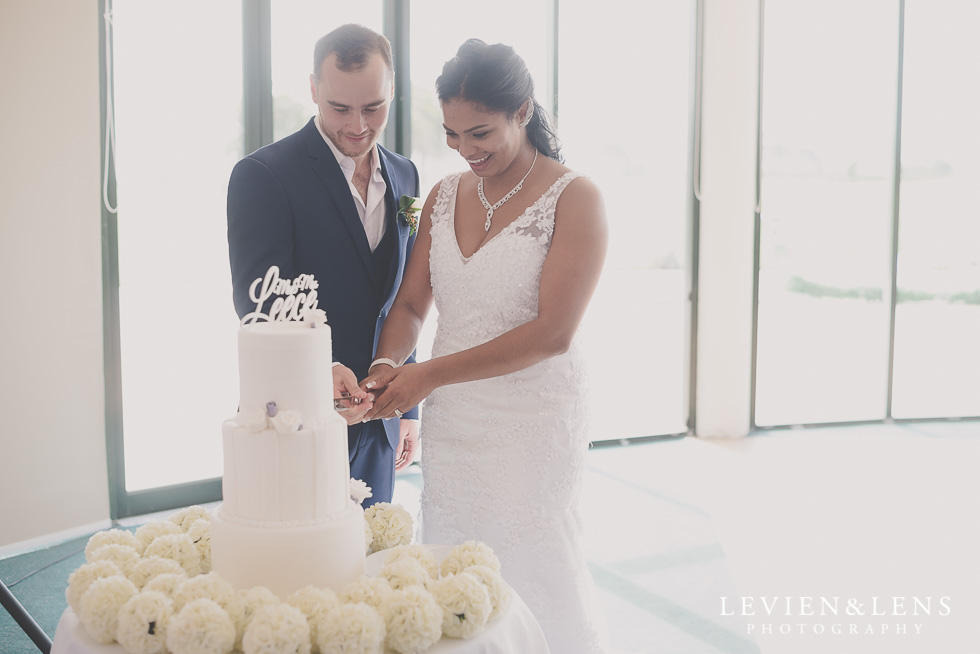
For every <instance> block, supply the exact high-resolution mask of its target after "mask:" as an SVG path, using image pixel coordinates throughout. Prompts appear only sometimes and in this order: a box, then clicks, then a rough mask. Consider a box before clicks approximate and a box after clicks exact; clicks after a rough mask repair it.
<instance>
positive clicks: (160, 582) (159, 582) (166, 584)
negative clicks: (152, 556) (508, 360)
mask: <svg viewBox="0 0 980 654" xmlns="http://www.w3.org/2000/svg"><path fill="white" fill-rule="evenodd" d="M185 581H187V573H186V572H184V569H183V568H181V569H180V572H176V573H175V572H164V573H163V574H159V575H157V576H155V577H153V578H152V579H150V580H149V581H147V582H146V584H145V585H144V586H143V590H144V591H147V590H152V591H155V592H158V593H163V594H164V595H166V596H167V597H169V598H170V599H173V597H174V593H176V592H177V589H178V588H179V587H180V585H181V584H182V583H184V582H185Z"/></svg>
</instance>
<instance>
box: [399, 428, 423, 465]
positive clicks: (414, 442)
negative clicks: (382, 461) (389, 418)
mask: <svg viewBox="0 0 980 654" xmlns="http://www.w3.org/2000/svg"><path fill="white" fill-rule="evenodd" d="M398 431H399V436H401V438H399V440H398V450H397V451H396V452H395V472H397V471H399V470H402V469H404V468H407V467H408V466H410V465H411V464H412V461H414V460H415V453H416V452H418V450H419V421H418V420H412V419H410V418H402V419H401V420H399V421H398Z"/></svg>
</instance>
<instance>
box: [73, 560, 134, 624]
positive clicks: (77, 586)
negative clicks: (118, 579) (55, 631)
mask: <svg viewBox="0 0 980 654" xmlns="http://www.w3.org/2000/svg"><path fill="white" fill-rule="evenodd" d="M121 574H122V570H120V569H119V566H118V565H116V564H115V563H113V562H112V561H93V562H91V563H83V564H82V565H80V566H79V567H78V568H77V569H76V570H75V571H74V572H72V573H71V574H70V575H68V588H66V589H65V599H66V600H68V606H70V607H71V608H72V610H73V611H74V612H75V614H76V615H78V614H79V613H80V612H81V606H80V604H79V600H81V599H82V595H84V594H85V591H87V590H88V587H89V586H90V585H92V582H93V581H95V580H96V579H101V578H103V577H112V576H114V575H121Z"/></svg>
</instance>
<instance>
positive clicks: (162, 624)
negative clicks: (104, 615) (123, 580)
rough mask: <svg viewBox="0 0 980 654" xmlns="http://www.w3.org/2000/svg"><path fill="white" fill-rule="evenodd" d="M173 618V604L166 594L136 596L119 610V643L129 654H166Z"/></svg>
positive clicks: (155, 593) (151, 593)
mask: <svg viewBox="0 0 980 654" xmlns="http://www.w3.org/2000/svg"><path fill="white" fill-rule="evenodd" d="M171 617H173V602H171V601H170V598H169V597H167V596H166V595H164V594H163V593H158V592H156V591H152V590H149V591H144V592H142V593H138V594H136V595H133V596H132V597H130V598H129V601H127V602H126V603H125V604H123V606H122V608H121V609H120V610H119V616H118V620H119V628H118V632H117V634H116V640H118V641H119V644H120V645H122V646H123V647H124V648H125V649H126V651H127V652H128V653H129V654H166V651H167V625H168V623H169V622H170V618H171Z"/></svg>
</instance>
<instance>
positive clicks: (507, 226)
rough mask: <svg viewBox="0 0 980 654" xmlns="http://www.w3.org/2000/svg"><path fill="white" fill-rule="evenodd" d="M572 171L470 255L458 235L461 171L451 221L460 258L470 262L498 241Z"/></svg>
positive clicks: (454, 192)
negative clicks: (457, 202) (462, 245)
mask: <svg viewBox="0 0 980 654" xmlns="http://www.w3.org/2000/svg"><path fill="white" fill-rule="evenodd" d="M570 173H571V171H567V172H564V173H562V174H561V175H560V176H559V177H558V179H556V180H555V181H554V182H552V183H551V185H549V186H548V188H547V189H546V190H545V191H544V193H542V194H541V195H539V196H538V197H537V198H536V199H535V200H534V202H532V203H531V204H529V205H527V208H525V209H524V211H522V212H521V213H520V215H518V216H517V218H514V220H512V221H510V222H509V223H507V225H506V226H505V227H504V228H503V229H502V230H500V231H499V232H497V233H496V234H494V235H493V236H492V237H491V238H490V239H489V240H488V241H485V242H484V243H483V244H482V245H480V247H478V248H477V249H476V250H474V251H473V253H472V254H470V256H466V255H465V254H463V248H461V247H460V246H459V237H458V236H457V235H456V200H457V199H458V198H459V181H460V180H461V179H462V178H463V174H464V173H460V174H459V176H458V177H457V178H456V188H455V189H454V190H453V197H452V207H453V215H452V221H451V222H450V227H452V233H453V243H454V244H455V245H456V252H457V253H458V254H459V258H460V259H462V260H463V263H469V262H470V261H471V260H472V259H473V257H475V256H476V255H477V254H479V253H480V252H482V251H483V250H484V248H486V247H487V246H488V245H490V244H491V243H493V242H494V241H496V240H497V238H498V237H499V236H500V235H502V234H503V233H505V232H506V231H507V230H508V229H510V228H511V227H513V226H514V225H516V224H517V223H519V222H521V220H523V219H524V216H525V215H527V213H528V212H529V211H530V210H531V209H533V208H534V207H535V205H537V204H538V202H540V201H541V199H542V198H544V197H545V196H546V195H548V193H549V192H550V191H551V189H553V188H554V187H555V185H556V184H558V183H559V182H560V181H561V180H562V179H564V178H565V175H568V174H570Z"/></svg>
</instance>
